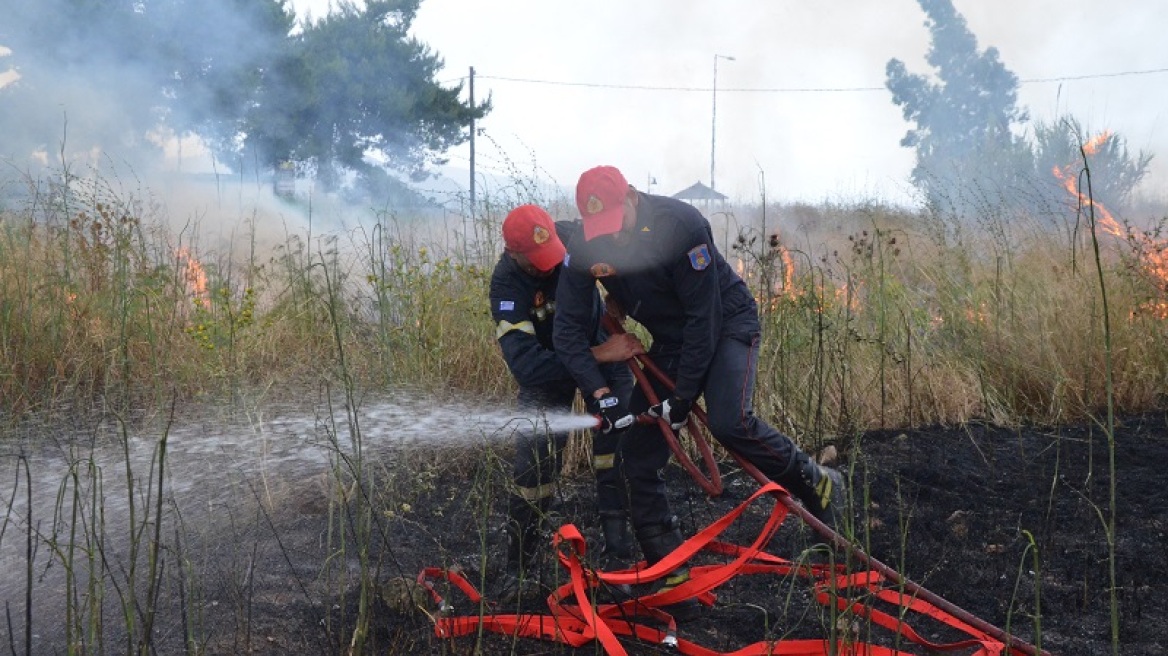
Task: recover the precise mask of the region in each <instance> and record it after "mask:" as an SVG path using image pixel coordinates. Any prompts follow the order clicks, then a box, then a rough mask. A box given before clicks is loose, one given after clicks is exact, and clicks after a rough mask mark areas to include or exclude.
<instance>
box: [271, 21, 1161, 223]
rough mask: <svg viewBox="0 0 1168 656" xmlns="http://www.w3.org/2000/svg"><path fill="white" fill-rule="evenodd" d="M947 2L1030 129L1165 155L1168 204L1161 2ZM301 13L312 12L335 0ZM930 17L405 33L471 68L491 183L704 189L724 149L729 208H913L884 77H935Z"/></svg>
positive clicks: (1154, 173) (721, 172)
mask: <svg viewBox="0 0 1168 656" xmlns="http://www.w3.org/2000/svg"><path fill="white" fill-rule="evenodd" d="M954 4H955V6H956V8H957V10H958V11H959V12H960V13H962V14H963V15H964V16H965V18H966V20H967V22H968V24H969V27H970V29H971V30H972V31H973V33H974V34H975V35H976V37H977V39H978V45H979V47H981V48H983V49H984V48H985V47H987V46H994V47H996V48H997V49H998V50H999V51H1000V57H1001V60H1002V62H1003V63H1004V64H1005V65H1006V67H1007V68H1009V69H1010V70H1011V71H1013V72H1014V73H1015V74H1016V75H1017V76H1018V77H1019V78H1020V79H1021V80H1023V84H1022V86H1021V89H1020V92H1019V104H1020V105H1022V106H1024V107H1026V108H1027V109H1028V110H1029V112H1030V115H1031V117H1032V118H1035V119H1043V120H1047V121H1050V120H1053V119H1055V118H1056V117H1058V116H1062V115H1065V114H1067V113H1069V114H1071V115H1073V116H1074V117H1076V118H1077V119H1078V120H1079V121H1080V122H1081V123H1082V124H1083V125H1084V127H1085V128H1087V129H1088V131H1090V132H1092V133H1094V132H1098V131H1101V130H1104V129H1109V130H1113V131H1116V132H1118V133H1119V134H1120V135H1121V136H1123V137H1125V138H1126V139H1127V143H1128V146H1129V148H1131V149H1132V150H1140V149H1142V150H1146V151H1149V152H1152V153H1154V154H1155V159H1154V160H1153V162H1152V169H1151V173H1150V175H1149V177H1148V179H1147V180H1146V182H1145V184H1144V185H1143V187H1142V188H1141V189H1140V192H1141V193H1143V194H1145V195H1150V196H1153V197H1157V198H1162V197H1164V196H1165V195H1168V194H1165V190H1168V48H1164V47H1163V46H1162V43H1163V26H1164V25H1165V24H1166V21H1168V8H1165V7H1164V6H1163V3H1162V2H1161V0H1125V2H1123V3H1122V9H1119V7H1120V3H1116V2H1114V1H1113V0H1111V1H1106V0H954ZM293 5H294V6H295V8H296V9H297V11H298V13H300V14H304V13H305V12H311V13H313V14H315V15H320V14H322V13H323V12H325V11H327V10H328V7H329V2H328V0H293ZM924 19H925V16H924V13H923V11H922V10H921V8H920V6H919V5H918V4H917V2H916V1H915V0H879V1H878V2H877V1H873V0H831V2H812V1H810V0H717V1H715V0H635V1H629V0H591V1H590V2H587V3H579V2H564V1H559V0H492V1H491V2H483V1H482V0H423V2H422V5H421V8H420V10H419V12H418V16H417V19H416V20H415V22H414V26H413V34H414V36H416V37H417V38H418V39H419V40H421V41H422V42H424V43H426V44H428V45H429V46H430V48H431V49H432V50H433V51H434V52H436V53H438V54H439V55H441V56H442V57H443V58H444V60H445V63H446V68H445V69H444V71H443V72H442V73H441V74H440V75H439V76H438V79H439V81H442V82H448V83H451V84H453V83H456V82H457V81H459V80H460V79H461V80H463V81H465V79H466V78H467V77H468V74H469V69H470V67H472V66H473V67H474V69H475V84H474V87H475V97H476V99H482V98H485V97H487V96H488V94H489V95H490V97H491V98H492V101H493V103H494V110H493V111H492V112H491V113H490V114H489V115H488V116H487V117H486V118H485V119H484V120H482V121H481V122H480V123H479V125H478V128H479V129H480V131H481V133H482V136H480V137H478V138H477V140H476V143H475V146H476V148H475V150H476V168H477V169H478V170H479V171H480V172H482V173H483V174H484V175H485V174H489V173H497V174H502V175H504V176H506V175H508V174H510V173H511V172H512V171H513V170H518V171H519V172H520V173H522V174H524V175H531V174H537V175H539V176H540V177H541V178H547V179H549V180H550V181H552V182H555V183H558V184H560V185H563V186H564V187H567V188H571V187H573V186H574V185H575V181H576V178H577V177H578V175H579V174H580V172H582V171H584V170H586V169H588V168H590V167H592V166H595V165H598V164H611V165H615V166H617V167H619V168H620V169H621V170H622V171H623V172H624V173H625V175H626V177H627V178H628V179H629V181H630V182H631V183H632V184H634V185H635V186H637V187H639V188H641V189H646V188H647V187H648V188H649V190H650V191H652V192H654V193H674V192H676V191H678V190H680V189H683V188H685V187H687V186H689V185H691V184H693V183H694V182H698V181H701V182H703V183H705V184H709V182H710V166H711V146H712V145H713V146H714V147H715V148H714V164H715V185H716V187H717V188H718V189H719V190H720V191H722V192H723V193H726V194H728V195H729V196H731V197H732V198H734V199H739V200H745V201H751V200H758V199H759V198H760V197H761V196H762V194H763V192H764V190H765V194H766V197H767V199H768V200H789V201H805V202H820V201H840V202H847V201H855V200H882V201H886V202H892V203H911V202H912V198H913V197H912V189H911V185H909V183H908V176H909V172H910V171H911V169H912V166H913V153H912V151H911V150H909V149H906V148H903V147H901V146H900V145H899V142H900V139H901V138H902V137H903V136H904V133H905V131H906V130H907V129H908V128H909V127H910V126H909V124H907V123H906V122H905V121H904V120H903V118H902V117H901V110H900V108H899V107H897V106H896V105H894V104H893V103H892V101H891V95H890V93H889V92H888V91H887V90H886V89H885V88H884V81H885V77H884V70H885V65H886V64H887V62H888V61H889V60H890V59H892V58H898V59H901V60H902V61H904V62H905V64H906V65H907V67H908V69H909V70H910V71H912V72H916V73H927V72H928V68H927V65H926V63H925V61H924V56H925V52H926V50H927V48H928V45H929V34H928V30H927V29H926V28H925V26H924ZM1157 44H1161V45H1159V46H1158V45H1157ZM719 55H722V56H728V57H734V60H733V61H730V60H728V59H722V58H720V57H718V58H716V56H719ZM715 62H717V71H716V75H717V78H716V88H717V93H716V112H715V93H714V91H713V89H714V88H715ZM1154 70H1158V71H1159V72H1156V73H1140V72H1142V71H1154ZM1052 78H1063V79H1061V80H1058V81H1051V80H1052ZM1068 78H1079V79H1068ZM464 97H465V96H464ZM715 114H716V121H717V122H716V126H712V123H713V119H714V117H715ZM712 127H714V131H713V132H712ZM712 142H713V143H712ZM468 154H469V148H468V146H463V147H461V148H459V149H456V150H453V151H451V152H450V153H449V156H450V160H451V162H450V163H451V170H452V171H456V172H453V173H452V175H454V176H459V175H467V176H468V175H469V174H468V173H466V171H468V170H469V164H468ZM652 180H656V184H652V186H651V187H650V184H651V181H652Z"/></svg>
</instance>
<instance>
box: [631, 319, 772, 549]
mask: <svg viewBox="0 0 1168 656" xmlns="http://www.w3.org/2000/svg"><path fill="white" fill-rule="evenodd" d="M758 342H759V331H758V327H757V322H747V325H745V326H742V327H741V328H737V329H735V328H733V327H727V329H725V330H724V331H723V335H722V338H721V339H720V340H719V342H718V346H717V349H716V350H715V352H714V357H713V359H712V360H711V361H710V368H709V370H708V374H707V377H706V381H705V389H704V392H703V396H704V398H705V408H706V415H707V417H708V418H709V429H710V433H711V434H712V435H713V436H714V438H715V439H716V440H718V442H719V443H721V444H722V445H723V446H725V447H726V448H727V449H730V450H731V451H733V452H735V453H737V454H738V455H739V456H741V457H743V458H745V459H747V460H749V461H750V462H751V463H753V464H754V465H755V466H756V467H758V468H759V469H760V470H761V471H762V473H763V474H766V475H767V477H769V478H771V479H775V478H777V477H778V476H779V475H781V474H782V473H783V472H785V471H787V467H788V466H789V465H790V462H791V458H792V455H793V453H794V443H793V442H792V441H791V439H790V438H789V437H787V436H786V435H783V434H782V433H780V432H779V431H778V430H776V429H775V428H774V427H772V426H771V425H769V424H767V423H766V422H764V421H762V420H760V419H759V418H758V417H756V416H755V414H754V401H753V399H754V383H755V377H756V375H757V373H758ZM649 356H650V357H651V358H652V360H653V362H654V363H655V364H656V365H657V366H658V367H659V368H660V369H661V370H662V371H664V372H665V373H666V374H667V375H668V376H669V377H670V378H673V377H674V375H675V374H676V371H677V361H678V358H677V352H676V349H672V348H668V347H666V348H663V349H660V350H654V349H650V351H649ZM650 378H652V376H650ZM653 387H654V391H655V392H656V394H657V396H658V398H659V399H664V398H668V396H669V393H670V392H669V389H668V388H666V387H665V386H664V385H663V384H661V383H659V382H657V381H656V380H655V379H654V385H653ZM648 407H649V402H648V400H647V399H646V396H645V394H644V392H643V390H642V389H641V388H640V386H638V387H637V388H636V390H635V391H634V393H633V397H632V401H631V404H630V409H631V410H632V412H633V414H640V413H642V412H644V411H645V410H646V409H648ZM620 449H621V461H622V463H623V471H624V475H625V479H626V484H627V485H628V493H629V496H630V498H631V501H632V503H631V504H630V507H629V518H630V519H631V520H632V523H633V527H634V528H640V527H643V526H650V525H654V524H662V523H665V522H666V521H668V520H669V518H670V517H671V512H670V509H669V501H668V499H667V497H666V495H665V480H664V477H663V476H662V470H663V468H664V467H665V465H666V463H667V462H668V461H669V456H670V451H669V445H668V443H666V441H665V437H664V436H663V435H662V434H661V429H660V428H659V427H658V426H657V424H647V425H643V424H635V425H634V426H633V427H631V428H629V429H628V430H627V431H626V432H625V433H624V435H623V436H622V441H621V446H620Z"/></svg>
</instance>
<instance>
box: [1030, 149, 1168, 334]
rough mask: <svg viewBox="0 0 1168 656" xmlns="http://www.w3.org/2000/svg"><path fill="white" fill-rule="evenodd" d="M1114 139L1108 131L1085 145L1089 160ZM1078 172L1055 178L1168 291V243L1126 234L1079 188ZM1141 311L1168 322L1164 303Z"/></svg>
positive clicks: (1064, 169)
mask: <svg viewBox="0 0 1168 656" xmlns="http://www.w3.org/2000/svg"><path fill="white" fill-rule="evenodd" d="M1111 136H1112V133H1111V131H1110V130H1105V131H1103V132H1101V133H1099V134H1097V135H1095V136H1094V137H1093V138H1091V139H1090V140H1088V141H1087V143H1085V144H1083V154H1084V155H1085V156H1088V157H1089V156H1091V155H1094V154H1095V153H1097V152H1099V148H1100V146H1102V145H1103V144H1104V143H1106V142H1107V140H1108V139H1110V138H1111ZM1075 168H1076V165H1075V164H1067V165H1065V166H1056V167H1054V170H1053V172H1054V176H1055V177H1056V178H1057V179H1058V180H1059V182H1061V183H1062V185H1063V188H1064V189H1066V190H1067V192H1069V193H1070V194H1071V195H1072V196H1074V197H1075V199H1076V200H1077V201H1078V203H1079V207H1082V208H1094V210H1095V218H1096V220H1097V224H1098V225H1099V226H1100V227H1101V228H1103V230H1104V231H1105V232H1107V233H1109V234H1111V235H1112V236H1114V237H1119V238H1121V239H1127V240H1128V241H1129V242H1131V243H1132V244H1133V246H1135V247H1136V248H1137V249H1138V252H1139V253H1140V255H1141V256H1142V258H1143V262H1142V265H1143V268H1144V270H1145V271H1147V272H1148V273H1149V274H1150V275H1151V276H1152V277H1153V278H1154V279H1155V280H1157V281H1159V283H1160V286H1161V288H1162V289H1168V242H1166V241H1164V240H1156V239H1153V238H1152V237H1150V236H1149V235H1147V234H1140V233H1135V232H1133V231H1131V230H1124V229H1123V227H1122V226H1120V224H1119V222H1118V221H1116V220H1115V217H1114V216H1112V214H1111V212H1110V211H1109V210H1108V209H1107V208H1106V207H1104V206H1103V204H1102V203H1100V202H1098V201H1096V200H1093V199H1091V198H1090V197H1089V196H1087V195H1086V194H1084V193H1083V191H1082V189H1080V188H1079V184H1078V175H1077V173H1076V171H1075ZM1139 310H1142V311H1145V312H1148V313H1150V314H1151V315H1152V316H1155V317H1158V318H1168V304H1166V303H1164V302H1147V303H1143V304H1141V306H1140V307H1139Z"/></svg>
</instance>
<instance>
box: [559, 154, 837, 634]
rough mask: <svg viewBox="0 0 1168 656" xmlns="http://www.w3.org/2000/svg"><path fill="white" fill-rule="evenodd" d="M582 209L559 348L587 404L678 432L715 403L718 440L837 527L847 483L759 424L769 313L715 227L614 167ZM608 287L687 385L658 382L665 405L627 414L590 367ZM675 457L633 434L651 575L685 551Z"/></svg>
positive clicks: (652, 439) (612, 417)
mask: <svg viewBox="0 0 1168 656" xmlns="http://www.w3.org/2000/svg"><path fill="white" fill-rule="evenodd" d="M576 204H577V207H578V208H579V210H580V215H581V217H582V226H581V227H582V230H581V232H580V233H579V234H577V235H574V236H573V238H572V239H571V240H570V241H568V242H567V244H568V246H567V249H568V257H567V259H566V260H565V265H564V266H565V267H566V268H567V269H568V271H567V272H565V273H563V274H561V276H560V286H559V290H558V292H559V304H560V305H559V311H558V312H557V313H556V323H555V331H554V339H555V346H556V350H557V352H559V354H560V357H561V358H562V359H563V361H564V363H565V364H566V365H567V367H568V369H570V370H571V372H572V375H573V376H574V377H575V379H576V382H577V384H578V385H579V386H580V389H581V391H582V393H583V394H584V395H585V398H586V399H589V400H590V401H591V402H592V403H593V404H594V405H595V406H596V407H597V408H598V410H599V411H600V412H601V413H602V414H604V416H606V417H607V418H608V421H609V422H610V423H613V424H616V423H622V422H628V421H630V420H629V419H628V418H629V417H631V416H633V414H646V415H648V416H650V417H652V418H654V419H664V420H665V421H666V422H667V423H668V424H669V425H670V426H671V427H672V428H673V429H674V430H677V429H679V428H681V427H682V426H683V425H685V423H686V420H687V417H688V416H689V413H690V409H691V407H692V406H693V403H695V402H696V401H697V400H698V397H701V396H704V398H705V403H706V413H707V417H708V420H709V421H708V428H709V429H710V433H711V434H712V435H713V436H714V439H716V440H718V442H720V443H721V444H722V445H723V446H725V447H726V448H727V449H729V450H730V451H732V452H734V453H735V454H737V455H738V456H739V457H741V458H743V459H744V460H746V461H748V462H750V463H751V464H753V465H754V466H756V467H757V468H758V469H759V470H760V471H761V472H762V473H763V474H764V475H766V476H767V477H768V478H770V479H771V480H772V481H775V482H776V483H778V484H780V485H782V486H783V487H785V488H786V489H787V490H788V491H790V493H791V494H792V495H793V496H794V497H795V498H796V499H798V500H799V501H800V502H801V503H802V504H803V506H804V507H806V508H807V509H808V510H809V511H811V512H812V513H813V514H814V515H815V516H816V517H817V518H819V519H821V520H822V521H825V522H827V523H828V524H834V520H835V519H836V513H838V512H839V511H840V510H841V509H842V505H843V503H842V501H843V478H842V476H840V474H839V473H838V472H836V471H835V470H832V469H828V468H826V467H822V466H820V465H819V464H817V463H816V462H815V461H814V460H812V459H811V458H809V457H808V455H807V454H806V453H804V452H803V451H801V450H800V449H799V447H798V446H797V445H796V444H795V443H794V442H793V441H792V440H791V439H790V438H789V437H787V436H786V435H783V434H782V433H780V432H779V431H778V430H776V429H775V428H774V427H772V426H770V425H768V424H767V423H766V422H764V421H762V420H761V419H759V418H758V417H757V416H755V414H754V409H753V402H752V397H753V394H754V390H753V388H754V382H755V376H756V373H757V367H758V361H757V360H758V351H759V341H758V340H759V333H760V323H759V317H758V307H757V305H756V303H755V300H754V297H753V296H752V295H751V294H750V291H749V290H748V289H747V287H746V284H745V283H744V282H743V281H742V278H740V277H739V276H738V274H737V273H735V272H734V269H733V268H731V267H730V266H729V265H728V264H727V262H726V260H725V259H724V258H723V257H722V255H721V253H719V252H718V249H717V248H716V247H715V244H714V240H713V235H712V232H711V230H710V224H709V222H707V221H706V219H705V217H703V216H702V215H701V213H700V212H698V210H697V209H695V208H694V207H692V206H690V205H687V204H685V203H683V202H681V201H677V200H674V199H672V198H668V197H664V196H654V195H650V194H645V193H641V192H638V191H637V190H636V189H634V188H633V187H632V186H630V185H629V183H628V182H627V181H626V180H625V177H624V176H623V175H622V174H621V172H620V171H619V170H617V169H615V168H613V167H611V166H600V167H596V168H593V169H590V170H589V171H586V172H585V173H584V174H583V175H581V176H580V180H579V182H578V184H577V187H576ZM598 281H599V282H600V283H601V284H603V285H604V288H605V289H606V290H608V294H609V297H610V298H611V299H613V300H614V301H615V302H616V303H617V304H619V305H620V307H621V308H623V309H624V310H626V311H627V312H628V316H629V317H631V318H633V319H635V320H636V321H637V322H639V323H640V324H641V325H642V326H643V327H644V328H645V329H646V330H647V331H648V332H649V333H650V334H651V335H652V337H653V342H652V346H651V347H650V349H649V356H650V357H651V358H652V359H653V361H654V362H655V363H656V364H657V366H658V367H660V368H661V369H662V370H663V371H664V372H665V373H666V374H667V375H668V376H669V377H670V378H671V379H672V380H673V381H674V382H675V383H676V385H675V387H674V388H673V389H672V390H670V389H665V388H664V386H663V385H661V384H660V383H655V384H654V385H655V387H656V389H655V391H656V393H657V396H658V398H660V399H663V400H662V401H661V402H660V403H657V404H654V405H652V406H650V405H649V402H648V400H647V398H646V395H645V393H644V392H643V390H641V389H640V388H638V389H637V390H636V392H635V393H634V394H633V396H632V399H631V402H630V403H629V404H628V405H625V403H624V401H623V399H622V398H621V397H620V396H619V395H616V394H614V391H613V390H612V389H610V388H609V386H607V385H606V383H605V379H604V377H603V376H602V375H601V372H600V370H599V369H598V368H597V366H596V364H595V363H594V362H593V359H592V358H591V357H590V354H589V353H588V339H589V337H588V336H589V335H590V334H591V331H592V327H591V325H590V323H589V322H590V321H591V314H592V310H591V304H592V301H591V294H592V293H593V288H594V287H595V283H596V282H598ZM669 456H670V451H669V447H668V444H667V443H666V441H665V438H664V436H663V435H662V434H661V430H660V428H659V427H658V424H657V423H656V422H653V423H649V424H642V423H635V424H633V426H632V427H631V428H630V429H629V431H628V433H627V434H626V435H625V436H624V444H623V446H622V448H621V457H622V459H623V472H624V473H625V475H626V479H627V480H626V483H627V485H628V490H629V498H630V500H631V505H630V512H631V520H632V523H633V527H634V530H635V532H636V537H637V540H638V542H639V543H640V546H641V551H642V552H643V553H644V556H645V559H646V561H647V562H648V564H649V565H653V564H654V563H656V562H657V561H660V560H662V559H664V558H665V557H666V556H667V555H668V554H669V553H670V552H671V551H673V550H674V549H676V548H677V547H678V546H679V545H680V544H681V542H682V536H681V532H680V530H679V527H678V523H677V520H676V518H675V517H674V516H673V514H672V513H671V512H670V508H669V503H668V500H667V498H666V495H665V481H664V478H663V476H662V472H661V470H662V468H663V467H664V466H665V464H666V462H667V461H668V460H669ZM687 578H688V571H687V570H685V569H678V570H676V571H675V572H674V573H673V576H671V577H670V580H668V581H667V582H666V585H670V586H672V585H679V584H680V583H682V582H684V581H685V580H686V579H687ZM678 606H679V607H677V608H668V609H666V610H668V611H669V612H671V613H673V614H674V616H675V617H676V618H677V619H678V620H684V619H687V616H693V615H696V613H697V611H698V610H700V606H699V605H698V604H697V602H696V601H694V600H689V601H688V602H682V603H681V604H679V605H678Z"/></svg>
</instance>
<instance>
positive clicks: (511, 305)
mask: <svg viewBox="0 0 1168 656" xmlns="http://www.w3.org/2000/svg"><path fill="white" fill-rule="evenodd" d="M514 309H515V301H499V311H500V312H510V311H512V310H514Z"/></svg>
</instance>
